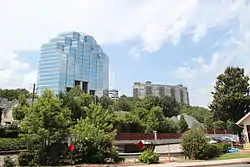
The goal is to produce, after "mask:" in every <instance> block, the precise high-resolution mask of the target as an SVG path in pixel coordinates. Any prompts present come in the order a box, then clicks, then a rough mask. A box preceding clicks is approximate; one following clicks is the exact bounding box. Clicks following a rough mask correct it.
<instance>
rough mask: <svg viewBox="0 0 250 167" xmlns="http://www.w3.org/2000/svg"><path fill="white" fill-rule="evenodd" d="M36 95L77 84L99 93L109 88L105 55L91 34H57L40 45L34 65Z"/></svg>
mask: <svg viewBox="0 0 250 167" xmlns="http://www.w3.org/2000/svg"><path fill="white" fill-rule="evenodd" d="M37 82H38V83H37V85H38V94H39V95H41V94H42V92H43V91H44V90H45V89H50V90H52V91H54V92H55V93H59V92H66V91H69V90H70V89H71V88H73V87H76V86H78V87H80V89H81V90H82V91H84V92H85V93H89V94H92V95H97V96H102V95H103V92H104V91H107V90H108V88H109V58H108V56H107V55H106V54H105V53H104V52H103V50H102V48H101V47H100V46H99V45H98V44H97V43H96V41H95V39H94V38H93V37H92V36H89V35H85V34H82V33H78V32H68V33H62V34H59V35H58V36H57V37H56V38H53V39H51V40H50V41H49V43H46V44H44V45H42V47H41V55H40V60H39V67H38V81H37Z"/></svg>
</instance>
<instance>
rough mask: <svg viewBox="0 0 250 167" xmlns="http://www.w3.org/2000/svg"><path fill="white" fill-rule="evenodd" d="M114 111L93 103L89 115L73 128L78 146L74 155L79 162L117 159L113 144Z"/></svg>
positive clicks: (88, 111) (99, 161) (101, 161)
mask: <svg viewBox="0 0 250 167" xmlns="http://www.w3.org/2000/svg"><path fill="white" fill-rule="evenodd" d="M113 119H114V113H112V112H110V111H109V110H103V108H102V106H101V105H98V106H96V105H94V104H91V105H90V108H89V109H88V110H87V117H86V118H85V119H81V120H79V121H78V123H77V124H76V125H74V127H73V128H72V135H73V137H74V138H75V141H74V142H75V144H76V147H77V152H76V154H74V155H73V158H74V160H75V161H76V162H77V163H80V162H81V163H83V162H84V163H104V162H106V161H107V160H108V159H111V160H113V161H116V159H117V158H118V153H117V152H116V150H115V147H114V146H113V144H112V141H113V140H114V137H115V134H116V133H115V129H114V126H113Z"/></svg>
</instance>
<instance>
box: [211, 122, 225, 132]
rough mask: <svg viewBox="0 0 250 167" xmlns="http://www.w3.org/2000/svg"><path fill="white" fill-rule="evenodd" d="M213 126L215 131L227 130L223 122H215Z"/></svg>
mask: <svg viewBox="0 0 250 167" xmlns="http://www.w3.org/2000/svg"><path fill="white" fill-rule="evenodd" d="M213 126H214V129H217V130H225V129H227V126H226V122H223V121H215V122H214V123H213Z"/></svg>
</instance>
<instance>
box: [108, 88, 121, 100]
mask: <svg viewBox="0 0 250 167" xmlns="http://www.w3.org/2000/svg"><path fill="white" fill-rule="evenodd" d="M109 98H111V99H112V100H118V99H119V91H118V90H116V89H111V90H109Z"/></svg>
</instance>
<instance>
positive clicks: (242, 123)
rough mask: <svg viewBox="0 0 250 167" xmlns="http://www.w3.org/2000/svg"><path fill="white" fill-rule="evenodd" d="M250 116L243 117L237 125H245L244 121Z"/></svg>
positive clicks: (249, 114) (248, 114)
mask: <svg viewBox="0 0 250 167" xmlns="http://www.w3.org/2000/svg"><path fill="white" fill-rule="evenodd" d="M249 116H250V112H249V113H247V114H246V115H245V116H244V117H242V118H241V119H240V120H239V121H238V122H236V123H235V124H236V125H238V126H239V125H244V121H245V120H246V119H247V118H248V117H249Z"/></svg>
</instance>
